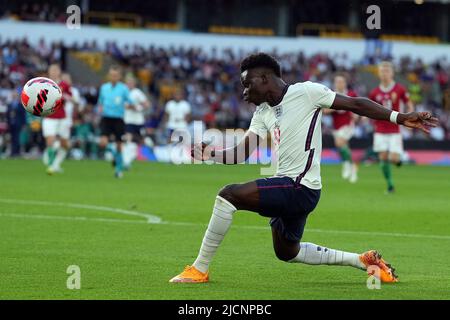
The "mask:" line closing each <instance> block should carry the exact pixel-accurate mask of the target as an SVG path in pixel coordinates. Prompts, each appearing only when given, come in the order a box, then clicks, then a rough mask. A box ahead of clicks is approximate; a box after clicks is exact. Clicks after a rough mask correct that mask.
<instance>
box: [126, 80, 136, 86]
mask: <svg viewBox="0 0 450 320" xmlns="http://www.w3.org/2000/svg"><path fill="white" fill-rule="evenodd" d="M127 86H128V88H134V87H136V81H134V79H133V78H129V79H127Z"/></svg>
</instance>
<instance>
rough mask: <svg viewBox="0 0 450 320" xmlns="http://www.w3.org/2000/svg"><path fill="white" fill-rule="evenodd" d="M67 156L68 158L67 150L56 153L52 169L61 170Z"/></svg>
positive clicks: (60, 149) (62, 149) (59, 150)
mask: <svg viewBox="0 0 450 320" xmlns="http://www.w3.org/2000/svg"><path fill="white" fill-rule="evenodd" d="M66 156H67V150H66V149H64V148H58V151H56V156H55V160H54V161H53V164H52V168H53V169H60V168H61V163H62V162H63V161H64V159H65V158H66Z"/></svg>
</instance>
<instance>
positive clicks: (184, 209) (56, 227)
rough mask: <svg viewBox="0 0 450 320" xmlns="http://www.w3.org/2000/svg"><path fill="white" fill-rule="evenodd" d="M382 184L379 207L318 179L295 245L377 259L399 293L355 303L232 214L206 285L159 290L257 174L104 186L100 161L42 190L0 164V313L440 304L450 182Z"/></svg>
mask: <svg viewBox="0 0 450 320" xmlns="http://www.w3.org/2000/svg"><path fill="white" fill-rule="evenodd" d="M393 171H394V172H393V174H394V181H395V182H396V188H397V193H396V194H395V195H391V196H386V195H384V190H385V184H384V181H383V178H382V177H381V173H380V172H379V170H378V167H377V166H376V165H373V166H370V167H361V168H360V172H359V173H360V180H359V182H358V183H357V184H356V185H351V184H349V183H347V182H345V181H343V180H342V179H341V178H340V166H323V167H322V178H323V185H324V187H323V189H322V196H321V201H320V202H319V205H318V207H317V208H316V210H315V211H314V212H313V213H312V214H311V215H310V217H309V220H308V224H307V227H306V231H305V234H304V237H303V240H304V241H310V242H314V243H317V244H321V245H324V246H328V247H331V248H336V249H342V250H347V251H354V252H362V251H365V250H367V249H378V250H380V251H381V253H382V254H383V255H384V257H385V258H386V259H387V260H388V261H389V262H391V263H392V264H393V265H394V266H395V267H396V268H397V271H398V274H399V278H400V282H399V283H397V284H394V285H382V286H381V289H379V290H369V289H367V287H366V279H367V277H366V275H365V273H364V272H362V271H359V270H356V269H352V268H349V267H330V266H306V265H301V264H288V263H284V262H281V261H278V260H277V259H276V258H275V255H274V253H273V250H272V243H271V234H270V230H269V229H268V227H267V225H268V219H267V218H262V217H260V216H259V215H257V214H255V213H250V212H238V213H237V214H236V216H235V219H234V221H233V225H232V227H231V230H230V232H229V233H228V235H227V236H226V238H225V240H224V242H223V243H222V246H221V247H220V248H219V250H218V253H217V255H216V257H215V259H214V261H213V263H212V265H211V269H210V272H211V274H210V279H211V282H210V283H208V284H204V285H183V284H169V283H168V280H169V279H170V278H171V277H172V276H174V275H176V274H177V273H179V272H180V271H181V270H182V269H183V267H184V266H185V265H186V264H190V263H192V261H193V260H194V258H195V257H196V255H197V252H198V249H199V246H200V243H201V240H202V237H203V233H204V230H205V227H206V224H207V223H208V221H209V218H210V215H211V209H212V205H213V202H214V197H215V195H216V193H217V191H218V190H219V189H220V188H221V187H222V186H224V185H226V184H229V183H235V182H244V181H248V180H253V179H255V178H258V177H260V175H259V167H258V166H250V165H239V166H223V165H190V166H186V165H184V166H176V165H169V164H157V163H135V165H134V167H133V169H132V170H131V171H130V172H128V173H127V174H126V175H125V177H124V179H123V180H116V179H114V178H113V176H112V174H113V171H112V168H111V166H110V165H109V164H108V163H106V162H102V161H81V162H75V161H67V162H66V163H65V173H64V174H61V175H57V176H51V177H50V176H47V175H46V174H45V171H44V167H43V165H42V163H41V162H40V161H29V160H28V161H27V160H2V161H0V271H1V272H0V299H283V300H284V299H449V298H450V291H449V290H448V288H450V269H449V265H450V255H449V254H448V253H449V248H450V193H449V192H450V169H449V168H447V167H426V166H414V167H413V166H405V167H402V168H400V169H396V168H394V169H393ZM117 209H122V210H128V211H121V212H118V211H117ZM130 212H131V214H130ZM134 212H141V213H146V214H152V215H156V216H158V217H160V218H161V219H162V220H163V222H166V223H161V224H151V223H147V221H146V218H145V216H139V215H133V214H134ZM127 213H128V214H127ZM69 265H78V266H79V267H80V270H81V289H80V290H69V289H67V287H66V280H67V277H68V276H69V275H68V274H67V273H66V269H67V267H68V266H69Z"/></svg>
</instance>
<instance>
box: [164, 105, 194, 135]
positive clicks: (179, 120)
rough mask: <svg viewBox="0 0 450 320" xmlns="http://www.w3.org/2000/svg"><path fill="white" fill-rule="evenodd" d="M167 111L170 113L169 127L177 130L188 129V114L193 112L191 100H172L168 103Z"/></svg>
mask: <svg viewBox="0 0 450 320" xmlns="http://www.w3.org/2000/svg"><path fill="white" fill-rule="evenodd" d="M166 112H167V114H168V115H169V119H168V120H167V128H169V129H172V130H177V129H186V128H187V127H188V124H187V122H186V116H187V115H188V114H189V113H191V105H190V104H189V102H187V101H185V100H181V101H179V102H176V101H175V100H170V101H169V102H167V104H166Z"/></svg>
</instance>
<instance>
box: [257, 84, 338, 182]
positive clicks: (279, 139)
mask: <svg viewBox="0 0 450 320" xmlns="http://www.w3.org/2000/svg"><path fill="white" fill-rule="evenodd" d="M335 96H336V93H335V92H333V91H332V90H330V89H329V88H327V87H326V86H324V85H321V84H318V83H313V82H310V81H306V82H299V83H296V84H293V85H290V86H289V88H288V89H287V91H286V93H285V95H284V97H283V99H282V100H281V102H280V104H278V105H276V106H274V107H271V106H270V105H269V104H268V103H263V104H261V105H260V106H258V107H257V108H256V111H255V113H254V114H253V118H252V121H251V123H250V128H249V130H250V131H252V132H254V133H255V134H257V135H258V136H260V137H261V138H265V137H266V133H267V131H269V132H270V134H271V137H272V141H273V145H275V152H276V155H277V171H276V176H288V177H291V178H292V179H294V180H295V181H296V182H297V183H300V184H302V185H305V186H307V187H308V188H311V189H321V188H322V183H321V179H320V156H321V152H322V130H321V118H322V108H329V107H331V105H332V104H333V102H334V98H335Z"/></svg>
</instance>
